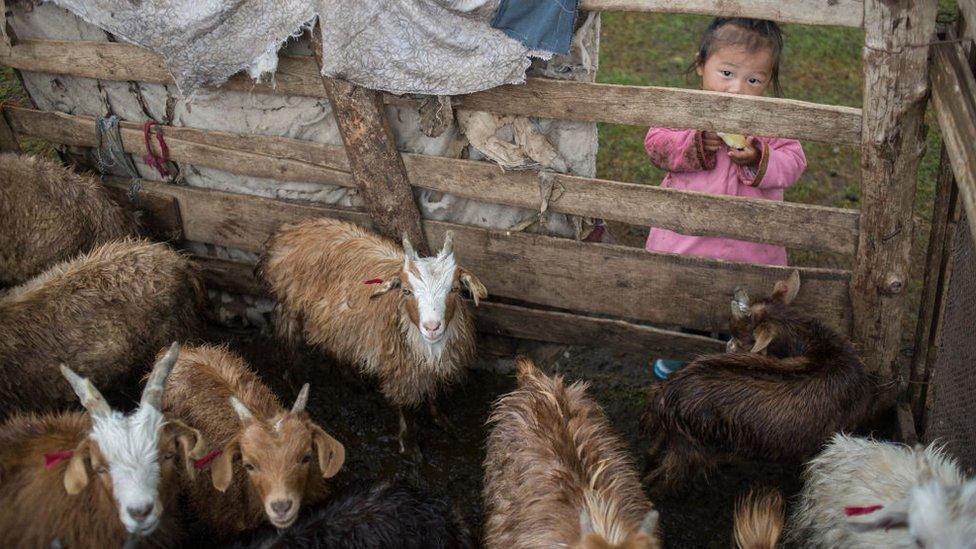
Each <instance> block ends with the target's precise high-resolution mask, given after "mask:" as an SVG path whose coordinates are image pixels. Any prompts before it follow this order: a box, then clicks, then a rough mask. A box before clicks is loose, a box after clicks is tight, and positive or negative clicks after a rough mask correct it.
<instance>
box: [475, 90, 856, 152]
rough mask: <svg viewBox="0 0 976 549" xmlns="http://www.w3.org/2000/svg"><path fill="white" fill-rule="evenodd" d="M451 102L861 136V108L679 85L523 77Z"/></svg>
mask: <svg viewBox="0 0 976 549" xmlns="http://www.w3.org/2000/svg"><path fill="white" fill-rule="evenodd" d="M459 101H460V104H461V108H464V109H470V110H479V111H489V112H498V113H504V114H517V115H523V116H541V117H543V118H564V119H570V120H584V121H588V122H611V123H614V124H630V125H634V126H656V127H669V128H698V129H702V130H715V131H727V132H736V133H743V134H748V135H767V136H780V137H790V138H795V139H809V140H813V141H825V142H830V143H840V144H857V143H860V136H861V111H860V109H856V108H853V107H838V106H830V105H820V104H817V103H809V102H806V101H797V100H794V99H780V98H776V97H753V96H747V95H736V94H729V93H718V92H710V91H702V90H691V89H680V88H663V87H654V86H620V85H614V84H595V83H591V82H565V81H560V80H547V79H543V78H530V79H529V81H528V82H526V83H525V84H524V85H508V86H499V87H497V88H492V89H490V90H485V91H481V92H478V93H473V94H469V95H464V96H461V97H460V99H459Z"/></svg>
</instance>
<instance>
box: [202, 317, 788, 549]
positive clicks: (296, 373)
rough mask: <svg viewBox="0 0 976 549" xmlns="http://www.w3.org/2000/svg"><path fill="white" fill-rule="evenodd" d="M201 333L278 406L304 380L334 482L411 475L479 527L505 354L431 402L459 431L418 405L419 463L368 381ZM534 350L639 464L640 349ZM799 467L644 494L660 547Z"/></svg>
mask: <svg viewBox="0 0 976 549" xmlns="http://www.w3.org/2000/svg"><path fill="white" fill-rule="evenodd" d="M204 339H205V340H206V341H209V342H214V343H227V344H228V345H229V346H230V347H231V349H233V350H234V351H236V352H238V353H240V354H241V355H242V356H243V357H244V358H245V359H246V360H247V361H248V362H249V363H250V364H252V365H253V366H254V367H255V368H256V369H257V370H258V372H259V373H260V374H261V376H262V379H263V380H264V381H265V382H266V383H267V384H268V385H269V386H270V387H271V388H272V389H273V390H274V391H275V392H276V393H277V394H278V395H279V396H280V397H281V399H282V401H283V402H284V403H286V405H288V404H290V403H291V402H292V401H293V399H294V398H295V396H296V395H297V393H298V390H299V389H300V388H301V385H302V384H303V383H304V382H306V381H308V382H309V383H310V384H311V394H310V398H309V402H308V411H309V412H310V413H311V414H312V416H313V417H314V418H315V419H316V420H317V421H318V422H319V423H320V424H321V425H322V426H323V427H324V428H325V429H326V431H328V432H330V433H332V434H333V435H334V436H335V437H336V438H337V439H338V440H340V441H342V442H343V444H345V447H346V463H345V466H344V467H343V469H342V470H341V471H340V472H339V474H338V475H337V476H336V477H334V479H333V481H334V486H335V488H336V489H342V488H343V487H345V486H348V485H349V484H351V483H353V482H358V481H363V480H367V481H368V480H378V479H388V478H394V477H395V478H400V479H405V480H408V481H412V482H414V483H418V484H420V485H421V486H424V487H426V488H428V489H430V490H432V491H435V492H441V493H446V494H448V495H450V496H451V497H452V498H453V499H454V502H455V505H456V506H457V508H458V510H459V511H460V513H461V515H462V516H463V517H464V519H465V520H466V521H467V523H468V525H469V526H470V527H471V529H472V531H473V532H475V533H476V534H477V535H479V536H480V531H481V524H482V505H481V498H480V493H481V481H482V468H481V464H482V461H483V460H484V438H485V429H484V422H485V419H486V418H487V416H488V412H489V408H490V406H491V403H492V402H493V401H494V400H495V399H496V398H497V397H498V396H499V395H502V394H503V393H505V392H507V391H510V390H512V389H513V388H514V375H513V374H511V373H507V374H502V373H496V372H495V371H493V370H498V366H499V365H501V366H506V365H510V364H511V363H510V361H509V362H505V360H504V359H499V358H497V357H493V356H487V355H485V356H480V357H479V368H477V369H475V370H473V371H472V372H471V374H470V376H469V378H468V380H467V382H466V383H465V384H464V385H462V386H460V387H458V388H457V389H456V390H454V391H452V392H450V393H449V394H447V395H445V396H443V397H442V398H441V399H440V400H439V401H438V404H439V406H440V408H441V410H442V411H443V412H444V413H445V414H447V415H448V416H449V417H450V418H451V420H452V421H453V422H454V423H455V424H456V426H457V427H458V431H459V432H458V433H457V434H455V435H448V434H446V433H445V432H444V431H442V430H441V429H440V428H439V427H438V426H436V425H435V424H434V423H433V422H432V421H431V420H430V418H429V417H428V415H427V413H426V411H424V412H423V413H416V414H414V418H415V424H416V425H417V426H418V437H417V438H418V441H419V445H420V447H421V450H422V452H423V454H424V455H425V458H426V459H425V460H424V461H423V462H421V463H420V464H419V465H418V464H417V463H416V462H415V461H413V460H411V459H409V458H407V457H404V456H401V455H400V454H399V453H398V452H397V444H396V414H395V412H394V411H393V409H392V408H391V407H389V406H388V405H387V404H386V403H385V401H384V400H383V398H382V397H381V396H380V394H379V393H378V392H377V391H376V390H375V387H373V386H372V385H371V384H370V383H369V382H365V381H363V380H361V379H359V378H358V377H357V376H354V375H350V374H349V373H348V372H347V371H346V370H344V369H343V368H340V367H338V366H336V365H333V364H331V363H329V361H327V360H326V359H325V358H323V357H322V356H321V355H320V354H318V353H316V352H315V351H313V350H310V349H301V350H299V351H297V352H295V353H294V354H292V355H290V354H289V352H288V351H286V350H285V349H284V348H282V347H281V346H279V345H278V344H277V343H276V342H275V341H274V340H272V339H270V338H268V337H265V336H263V335H261V334H260V333H259V332H258V331H252V330H231V329H227V328H223V327H218V326H215V325H214V326H210V327H208V329H207V330H206V333H205V336H204ZM530 347H531V346H530ZM524 348H525V346H524V344H523V349H524ZM535 352H536V354H537V355H539V356H543V355H544V356H546V359H545V361H544V362H546V363H548V366H547V367H546V370H547V371H548V372H550V373H553V372H558V373H561V374H564V375H565V376H566V378H567V379H569V380H576V379H586V380H589V381H590V382H591V388H590V391H591V394H592V395H593V396H594V397H595V398H596V399H597V400H598V401H599V402H600V404H602V405H603V406H604V408H605V409H606V411H607V413H608V415H609V417H610V419H611V421H612V422H613V425H614V426H615V427H616V429H617V430H618V431H619V432H620V433H621V435H622V436H623V437H624V438H625V440H626V441H627V443H628V444H629V446H630V448H631V451H632V452H633V455H634V456H635V459H636V461H637V464H638V467H643V465H644V457H643V446H642V439H641V436H640V433H639V429H638V418H639V416H640V411H641V407H642V405H643V392H642V388H643V387H644V386H645V385H646V384H647V383H648V381H649V380H650V379H651V378H650V373H649V370H648V366H647V359H648V357H646V356H642V355H638V354H634V353H622V352H617V351H613V350H610V349H606V348H592V347H569V348H561V349H553V348H552V347H547V348H542V349H541V350H539V349H535ZM500 361H501V362H500ZM798 473H799V469H798V468H797V467H795V466H783V465H777V464H760V463H744V464H738V465H734V466H732V465H730V466H725V467H723V468H721V469H720V470H719V471H718V472H717V473H715V474H714V475H712V476H711V477H710V479H709V480H708V482H707V483H706V484H704V485H702V486H701V487H699V488H698V489H690V490H688V491H687V492H684V493H681V494H676V495H670V496H666V495H661V494H653V493H652V496H653V497H652V499H653V501H654V503H655V505H656V506H657V508H658V509H659V511H660V512H661V516H662V523H661V529H662V532H663V535H664V539H665V543H666V546H668V547H721V548H727V547H730V546H731V542H730V533H731V528H732V508H733V504H734V501H735V498H736V497H738V496H739V495H740V494H742V493H743V492H745V491H747V490H748V489H749V488H750V487H753V486H773V487H777V488H779V489H780V490H781V491H783V493H784V494H786V495H787V496H792V495H794V494H795V493H796V492H797V491H798V490H799V488H800V481H799V479H798ZM194 537H195V538H196V541H197V542H204V540H206V539H207V537H208V536H206V535H205V534H202V533H198V534H197V535H196V536H194ZM191 545H196V544H191Z"/></svg>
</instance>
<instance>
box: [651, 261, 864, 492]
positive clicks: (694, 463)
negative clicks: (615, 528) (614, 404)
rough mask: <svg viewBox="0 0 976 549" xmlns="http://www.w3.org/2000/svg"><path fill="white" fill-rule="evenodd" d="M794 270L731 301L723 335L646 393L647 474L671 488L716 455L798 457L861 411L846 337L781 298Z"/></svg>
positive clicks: (790, 294) (787, 293) (789, 296)
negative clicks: (765, 288) (722, 345)
mask: <svg viewBox="0 0 976 549" xmlns="http://www.w3.org/2000/svg"><path fill="white" fill-rule="evenodd" d="M799 290H800V274H799V272H798V271H793V274H792V276H790V278H789V279H787V280H781V281H779V282H777V283H776V284H775V286H774V287H773V292H772V295H771V296H770V297H765V298H760V299H750V297H749V295H748V293H746V292H745V291H744V290H742V289H737V290H736V291H735V292H734V297H733V299H732V303H731V310H732V319H731V331H732V335H733V339H732V340H731V341H730V343H729V351H730V352H728V353H725V354H716V355H709V356H703V357H699V358H698V359H696V360H695V361H694V362H692V363H691V364H689V365H688V366H685V367H684V368H682V369H680V370H678V371H677V372H675V373H674V374H673V375H672V376H671V377H669V378H668V379H667V381H664V382H663V383H657V384H654V385H652V386H651V388H650V389H649V390H648V397H647V405H646V407H645V411H644V418H643V425H644V428H645V430H646V431H647V432H649V433H651V434H652V436H653V438H654V440H653V442H652V446H651V449H650V450H649V454H650V455H651V458H652V459H651V461H650V463H654V464H655V468H654V470H653V471H652V472H651V474H650V475H649V476H648V479H647V480H649V481H656V480H662V481H664V482H665V483H666V484H668V485H669V486H670V487H672V488H673V487H676V486H677V485H679V484H680V483H681V482H682V481H683V480H685V477H687V476H688V475H689V474H690V473H702V472H706V471H707V470H708V469H709V468H710V467H711V466H712V465H713V464H714V462H715V461H716V459H715V458H716V457H732V456H735V457H738V458H747V459H764V460H780V461H789V460H791V461H799V460H801V459H804V458H806V457H807V456H809V455H811V454H813V453H814V452H816V451H817V450H818V449H819V448H820V447H821V446H822V445H823V443H824V442H826V441H827V439H828V438H829V437H830V436H831V435H832V434H833V433H835V432H838V431H846V430H850V429H854V428H856V427H857V426H858V425H860V424H861V422H863V421H864V420H865V419H866V418H867V417H869V415H870V413H871V407H872V401H873V398H874V397H873V394H872V383H871V379H870V378H869V376H868V374H867V372H866V371H865V370H864V367H863V365H862V364H861V360H860V359H859V358H858V356H857V353H856V352H855V351H854V346H853V345H852V344H851V342H850V340H848V339H847V338H846V337H844V336H842V335H840V334H838V333H837V332H835V331H834V330H832V329H830V328H829V327H827V326H826V325H824V324H823V323H822V322H820V321H819V320H817V319H815V318H813V317H811V316H809V315H807V314H804V313H803V312H800V311H797V310H796V309H795V308H793V307H791V306H790V304H791V303H792V302H793V299H794V298H795V297H796V295H797V293H798V292H799Z"/></svg>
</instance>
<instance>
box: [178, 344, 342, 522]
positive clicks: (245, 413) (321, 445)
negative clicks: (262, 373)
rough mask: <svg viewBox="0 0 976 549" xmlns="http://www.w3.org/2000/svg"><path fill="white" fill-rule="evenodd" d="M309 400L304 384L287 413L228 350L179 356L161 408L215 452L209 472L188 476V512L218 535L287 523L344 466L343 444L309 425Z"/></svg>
mask: <svg viewBox="0 0 976 549" xmlns="http://www.w3.org/2000/svg"><path fill="white" fill-rule="evenodd" d="M307 399H308V384H306V385H305V386H304V387H302V390H301V392H300V393H299V395H298V398H297V399H296V400H295V404H294V406H292V408H291V410H285V409H284V408H282V407H281V405H280V404H279V403H278V399H277V397H275V395H274V394H273V393H272V392H271V391H270V390H269V389H268V388H267V386H265V385H264V384H263V383H261V381H260V379H258V377H257V375H256V374H255V373H254V372H253V371H252V370H251V369H250V368H249V367H248V365H247V364H246V363H245V362H244V360H243V359H242V358H240V357H239V356H237V355H235V354H233V353H231V352H230V351H229V350H228V349H227V348H226V347H214V346H209V345H204V346H200V347H190V348H186V349H184V350H183V352H182V353H181V354H180V359H179V361H178V362H177V364H176V366H175V367H174V368H173V372H172V373H171V374H170V376H169V380H168V382H167V385H166V397H165V399H164V409H165V410H166V411H167V412H169V413H171V414H172V415H173V416H174V417H178V418H180V419H182V420H183V421H184V422H186V424H187V425H190V426H192V427H195V428H197V429H199V430H200V431H201V432H202V433H203V434H204V436H205V437H206V438H207V440H209V441H211V442H212V443H213V446H214V448H216V449H217V450H216V452H217V453H215V454H214V455H213V456H211V457H212V459H213V461H212V465H211V466H210V467H209V470H210V474H209V475H208V474H205V473H204V474H200V475H198V476H196V478H188V479H187V481H188V485H187V492H188V496H189V503H190V508H191V509H192V510H193V513H194V514H195V515H196V516H197V517H199V518H200V519H201V520H202V521H203V522H204V523H205V524H206V525H207V526H208V527H209V528H210V529H211V530H212V531H214V532H215V533H217V534H218V535H219V536H225V537H226V536H231V535H235V534H238V533H240V532H242V531H244V530H247V529H251V528H255V527H257V526H260V525H261V524H262V523H263V522H264V520H265V518H267V520H269V521H270V522H271V523H272V524H273V525H274V526H276V527H278V528H286V527H288V526H290V525H291V524H292V523H293V522H294V521H295V519H296V518H297V517H298V512H299V510H300V508H301V506H302V505H303V504H307V503H315V502H317V501H320V500H321V499H322V498H323V497H324V496H325V482H324V479H326V478H330V477H332V476H333V475H335V474H336V473H337V472H338V471H339V469H340V468H341V467H342V464H343V462H344V461H345V449H344V448H343V446H342V444H340V443H339V442H338V441H336V440H335V439H334V438H332V437H331V436H329V435H328V434H327V433H326V432H325V431H324V430H322V428H321V427H319V426H318V425H316V424H315V423H314V422H312V420H311V419H310V418H309V416H308V413H307V412H305V403H306V402H307ZM313 455H314V456H315V457H316V458H317V459H313ZM238 457H239V458H240V466H238V467H235V466H234V464H235V462H237V461H238ZM200 465H201V467H204V465H203V464H200ZM215 488H216V490H215Z"/></svg>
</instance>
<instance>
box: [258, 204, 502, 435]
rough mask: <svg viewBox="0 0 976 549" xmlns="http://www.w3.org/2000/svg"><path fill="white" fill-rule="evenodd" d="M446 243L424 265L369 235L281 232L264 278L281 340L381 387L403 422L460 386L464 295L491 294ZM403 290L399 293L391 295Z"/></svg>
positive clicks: (320, 227)
mask: <svg viewBox="0 0 976 549" xmlns="http://www.w3.org/2000/svg"><path fill="white" fill-rule="evenodd" d="M451 241H452V237H451V234H450V233H448V234H447V236H446V237H445V239H444V247H443V249H441V251H440V252H439V253H438V254H437V256H435V257H424V258H421V257H419V256H418V255H417V254H416V252H414V250H413V248H412V247H411V246H410V242H409V241H408V240H407V239H406V238H404V239H403V249H401V248H400V247H399V246H397V245H396V244H395V243H393V242H392V241H390V240H388V239H385V238H382V237H380V236H378V235H375V234H372V233H370V232H368V231H366V230H365V229H362V228H360V227H357V226H356V225H352V224H349V223H345V222H342V221H337V220H334V219H316V220H313V221H306V222H303V223H299V224H296V225H288V226H285V227H283V228H281V229H280V230H279V231H278V232H277V233H276V234H275V235H274V236H273V237H272V238H271V239H270V240H269V241H268V244H267V246H266V247H265V248H266V250H265V254H264V256H263V257H262V259H261V263H260V265H259V266H258V272H259V274H260V276H261V278H262V279H264V281H265V282H266V283H267V284H268V287H269V288H270V290H271V294H272V295H274V297H275V298H276V299H277V300H278V306H277V308H276V311H277V316H278V318H277V331H278V334H279V336H280V337H282V338H283V339H285V340H288V341H290V342H293V343H294V342H299V341H301V340H302V339H304V340H306V341H308V343H310V344H312V345H315V346H317V347H319V348H321V349H323V350H325V351H326V352H329V353H331V354H333V355H334V356H335V358H337V359H338V360H339V361H340V362H343V363H346V364H353V365H355V366H357V367H358V368H359V370H360V372H361V373H363V374H366V375H369V376H373V377H375V378H377V379H379V382H380V390H381V391H382V392H383V396H384V397H386V399H387V400H388V401H389V402H390V403H391V404H393V405H394V406H396V407H397V410H398V412H399V415H400V436H399V438H400V451H401V452H402V451H404V444H403V438H404V434H405V432H406V421H405V419H404V416H403V411H402V408H403V407H407V406H416V405H418V404H421V403H423V402H427V403H428V404H429V405H430V406H431V413H432V415H433V416H434V418H435V419H437V420H438V421H440V422H442V423H444V424H445V425H446V422H445V421H444V420H443V418H441V417H440V415H439V414H438V413H437V410H436V408H434V407H433V400H432V399H433V398H434V397H435V396H436V393H437V391H438V390H439V389H441V388H443V387H445V386H447V385H450V384H453V383H456V382H457V381H459V380H460V378H461V376H462V375H463V374H464V373H465V370H466V369H467V367H468V366H469V365H470V364H471V362H472V360H474V353H475V332H474V322H473V320H472V317H471V313H470V312H469V311H468V308H467V306H466V305H465V303H464V301H463V300H462V299H461V289H462V287H464V288H467V289H468V290H469V291H470V292H471V294H472V295H473V297H474V302H475V305H477V304H478V300H479V299H484V298H485V297H487V295H488V294H487V291H486V290H485V287H484V286H483V285H482V284H481V282H480V281H478V279H477V278H476V277H475V276H474V275H472V274H471V273H469V272H468V271H466V270H464V269H463V268H461V267H458V266H457V265H456V263H455V261H454V252H453V251H452V248H451V246H452V244H451ZM394 290H397V291H394Z"/></svg>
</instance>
